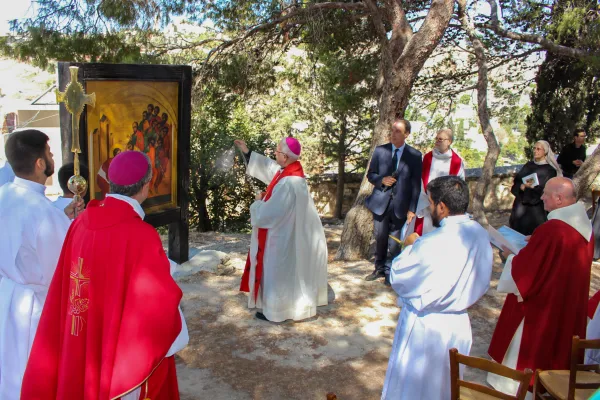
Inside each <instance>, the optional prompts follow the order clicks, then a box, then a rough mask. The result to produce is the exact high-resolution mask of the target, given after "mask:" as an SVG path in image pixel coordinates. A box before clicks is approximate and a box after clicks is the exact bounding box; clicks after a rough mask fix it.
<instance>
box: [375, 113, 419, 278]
mask: <svg viewBox="0 0 600 400" xmlns="http://www.w3.org/2000/svg"><path fill="white" fill-rule="evenodd" d="M409 134H410V122H408V121H407V120H405V119H396V120H395V121H394V123H393V124H392V132H391V134H390V143H387V144H384V145H383V146H377V147H376V148H375V151H374V152H373V157H372V158H371V164H370V165H369V171H368V172H367V179H369V182H371V183H372V184H373V185H374V186H375V188H374V189H373V193H371V195H370V196H369V197H367V199H366V201H365V205H366V206H367V208H368V209H369V210H371V212H372V213H373V223H374V225H375V240H376V247H375V271H373V273H371V274H370V275H368V276H367V277H365V279H366V280H367V281H372V280H375V279H377V278H381V277H385V284H386V285H388V286H389V284H390V282H389V272H390V267H389V266H388V265H386V259H387V253H388V247H389V250H390V254H391V255H392V258H394V257H396V256H397V255H398V254H399V253H400V244H399V243H398V242H396V241H395V240H393V239H391V238H389V235H392V236H394V237H396V238H399V237H400V230H401V229H402V226H403V225H404V223H405V222H407V221H408V222H409V223H410V221H411V220H412V219H413V218H414V217H415V210H416V208H417V201H418V199H419V193H420V192H421V168H422V164H423V162H422V156H421V152H420V151H418V150H416V149H415V148H413V147H411V146H409V145H407V144H406V143H405V141H406V138H407V137H408V135H409Z"/></svg>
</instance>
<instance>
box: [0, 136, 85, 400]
mask: <svg viewBox="0 0 600 400" xmlns="http://www.w3.org/2000/svg"><path fill="white" fill-rule="evenodd" d="M48 140H49V139H48V136H46V135H45V134H44V133H42V132H40V131H36V130H32V129H30V130H24V131H19V132H15V133H12V134H11V136H10V138H9V139H8V140H7V142H6V146H5V150H6V156H7V158H8V161H9V163H10V164H11V166H12V169H13V170H14V172H15V174H16V177H15V179H14V181H13V182H12V183H7V184H5V185H3V186H2V187H1V188H0V221H2V229H0V399H2V400H13V399H14V400H16V399H19V396H20V391H21V381H22V379H23V373H24V371H25V366H26V365H27V359H28V357H29V351H30V349H31V345H32V343H33V338H34V336H35V332H36V330H37V325H38V322H39V318H40V315H41V313H42V308H43V306H44V301H45V298H46V294H47V293H48V286H49V285H50V281H51V280H52V276H53V274H54V270H55V269H56V263H57V261H58V257H59V255H60V251H61V248H62V244H63V241H64V238H65V235H66V233H67V230H68V229H69V218H66V217H65V214H67V215H68V216H69V217H70V218H72V216H73V211H74V210H73V209H74V207H75V206H78V207H79V208H80V209H82V207H83V203H82V202H80V203H78V204H77V205H75V204H71V205H69V206H68V207H67V208H65V209H64V211H63V210H59V209H57V208H56V207H54V206H53V205H52V202H51V201H50V200H49V199H47V198H46V196H45V195H44V191H45V186H44V183H45V181H46V179H47V178H48V177H49V176H52V174H53V173H54V161H53V159H52V153H51V152H50V147H49V146H48Z"/></svg>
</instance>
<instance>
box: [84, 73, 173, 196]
mask: <svg viewBox="0 0 600 400" xmlns="http://www.w3.org/2000/svg"><path fill="white" fill-rule="evenodd" d="M88 86H89V87H88V90H91V89H93V90H94V91H95V92H96V93H97V96H98V99H97V104H98V106H97V107H96V108H95V109H91V110H89V111H88V123H89V128H90V129H91V130H92V134H91V137H90V141H91V146H90V150H91V152H90V165H92V166H93V168H94V169H95V171H96V174H97V176H96V179H95V182H94V183H95V187H94V188H93V193H94V198H96V199H103V198H104V197H105V196H106V194H107V193H108V191H109V189H110V187H109V183H108V179H107V178H106V176H107V175H106V171H108V167H109V166H110V163H111V161H112V159H113V158H114V157H115V156H116V154H118V153H120V152H122V151H128V150H129V151H131V150H133V151H140V152H143V153H145V154H146V155H148V157H149V158H150V162H151V165H152V181H151V185H150V193H149V197H148V199H147V200H146V202H145V203H144V207H146V208H152V207H163V206H165V207H166V206H168V205H174V201H175V198H176V196H174V195H173V194H174V190H175V189H174V183H176V171H174V170H173V166H174V165H176V157H177V155H176V153H175V151H176V147H177V146H176V138H175V137H174V136H175V135H176V130H177V126H176V124H177V118H178V115H177V112H178V111H177V104H178V100H177V99H178V97H177V94H178V87H177V85H176V84H175V83H172V82H151V83H149V82H119V81H113V82H106V81H105V82H88ZM140 117H141V119H140Z"/></svg>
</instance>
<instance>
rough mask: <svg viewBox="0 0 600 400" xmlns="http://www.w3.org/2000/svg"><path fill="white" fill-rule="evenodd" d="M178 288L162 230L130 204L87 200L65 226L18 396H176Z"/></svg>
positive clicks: (163, 399) (101, 399)
mask: <svg viewBox="0 0 600 400" xmlns="http://www.w3.org/2000/svg"><path fill="white" fill-rule="evenodd" d="M181 296H182V293H181V290H180V289H179V287H178V286H177V284H176V283H175V282H174V281H173V279H172V278H171V275H170V266H169V261H168V259H167V257H166V255H165V252H164V250H163V247H162V243H161V241H160V237H159V236H158V234H157V233H156V230H155V229H154V228H153V227H152V226H150V225H149V224H147V223H145V222H143V221H142V220H141V218H140V217H139V215H138V214H137V213H136V212H135V211H134V210H133V208H132V207H131V205H129V204H127V203H126V202H124V201H121V200H117V199H114V198H110V197H109V198H107V199H106V200H104V201H102V202H99V201H95V200H94V201H92V202H90V204H89V206H88V208H87V210H86V211H85V212H84V213H82V214H81V216H80V217H79V218H77V220H75V221H74V222H73V224H72V226H71V229H70V230H69V233H68V234H67V237H66V239H65V243H64V246H63V249H62V253H61V256H60V259H59V262H58V267H57V269H56V273H55V274H54V278H53V279H52V283H51V285H50V290H49V292H48V297H47V299H46V304H45V307H44V311H43V312H42V317H41V319H40V323H39V327H38V330H37V335H36V337H35V340H34V342H33V348H32V350H31V355H30V357H29V362H28V364H27V369H26V371H25V377H24V380H23V388H22V392H21V399H23V400H43V399H48V400H50V399H52V400H54V399H73V400H75V399H77V400H92V399H93V400H105V399H118V398H120V397H121V396H123V395H125V394H127V393H129V392H131V391H132V390H134V389H135V388H136V387H138V386H139V385H140V384H142V383H144V382H145V381H146V380H147V385H146V383H144V384H143V385H142V391H141V396H142V398H150V399H152V400H173V399H175V400H176V399H179V394H178V388H177V377H176V375H175V363H174V359H173V357H169V358H164V357H165V355H166V354H167V352H168V350H169V348H170V347H171V345H172V344H173V341H174V340H175V338H176V337H177V335H178V334H179V333H180V331H181V318H180V315H179V311H178V305H179V301H180V300H181Z"/></svg>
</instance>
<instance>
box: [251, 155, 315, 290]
mask: <svg viewBox="0 0 600 400" xmlns="http://www.w3.org/2000/svg"><path fill="white" fill-rule="evenodd" d="M286 176H299V177H301V178H304V171H303V170H302V165H301V164H300V161H295V162H293V163H291V164H290V165H288V166H287V167H285V168H284V169H283V171H280V172H278V173H277V174H275V176H274V177H273V179H272V180H271V183H269V186H267V190H266V192H265V195H264V196H263V201H268V200H269V199H270V198H271V194H273V189H274V188H275V185H277V183H278V182H279V181H280V180H281V179H283V178H285V177H286ZM268 231H269V230H268V229H264V228H258V251H257V253H256V270H255V273H254V293H253V294H254V300H256V298H257V297H258V290H259V288H260V282H261V279H262V271H263V257H264V254H265V246H266V244H267V234H268ZM250 266H251V260H250V252H249V251H248V257H247V258H246V267H245V268H244V274H243V275H242V282H241V284H240V291H241V292H247V293H249V292H250Z"/></svg>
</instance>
